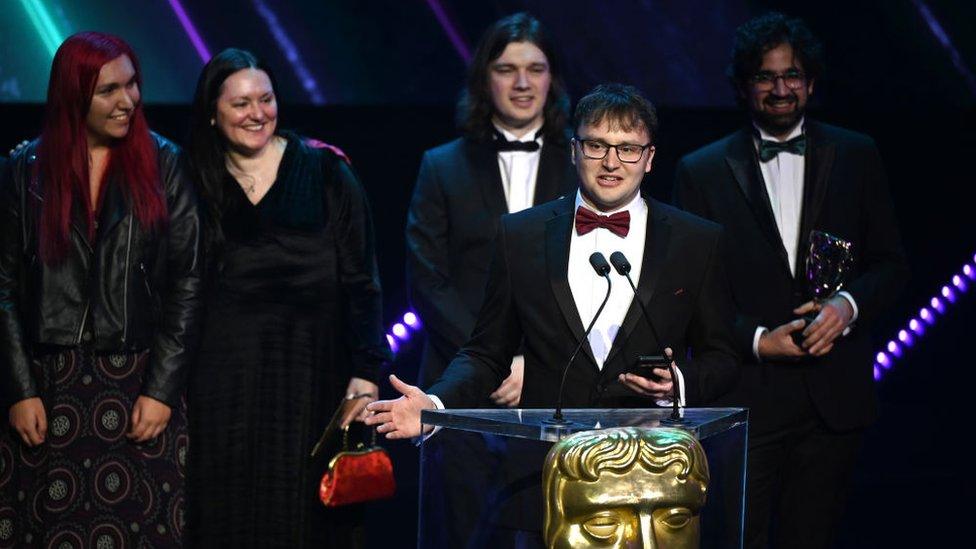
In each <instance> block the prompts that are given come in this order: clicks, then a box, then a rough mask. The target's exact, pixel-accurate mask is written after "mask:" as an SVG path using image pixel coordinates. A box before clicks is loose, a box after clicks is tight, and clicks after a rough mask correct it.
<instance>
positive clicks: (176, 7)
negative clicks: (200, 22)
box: [169, 0, 212, 63]
mask: <svg viewBox="0 0 976 549" xmlns="http://www.w3.org/2000/svg"><path fill="white" fill-rule="evenodd" d="M169 7H171V8H173V13H175V14H176V18H177V19H179V21H180V25H181V26H182V27H183V31H184V32H186V35H187V36H188V37H189V38H190V43H191V44H193V48H194V49H195V50H197V55H199V56H200V59H201V60H202V61H203V62H204V63H206V62H207V61H210V57H212V56H211V55H210V50H209V49H207V45H206V44H204V43H203V38H200V33H199V32H197V28H196V27H195V26H193V21H190V16H189V15H187V14H186V10H185V9H183V4H181V3H180V0H169Z"/></svg>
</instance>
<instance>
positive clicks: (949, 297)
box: [942, 286, 956, 303]
mask: <svg viewBox="0 0 976 549" xmlns="http://www.w3.org/2000/svg"><path fill="white" fill-rule="evenodd" d="M942 297H944V298H946V301H948V302H949V303H955V302H956V292H953V291H952V288H950V287H948V286H943V287H942Z"/></svg>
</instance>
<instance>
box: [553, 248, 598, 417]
mask: <svg viewBox="0 0 976 549" xmlns="http://www.w3.org/2000/svg"><path fill="white" fill-rule="evenodd" d="M590 266H591V267H593V270H594V271H596V274H597V275H599V276H602V277H603V278H605V279H607V295H606V296H605V297H604V298H603V303H601V304H600V308H599V309H597V310H596V314H595V315H593V320H591V321H590V325H589V326H587V327H586V331H585V332H583V339H581V340H580V342H579V345H577V346H576V349H575V350H573V354H572V356H570V357H569V362H567V363H566V367H565V368H563V377H562V380H561V381H560V382H559V400H558V401H557V402H556V411H555V412H553V414H552V417H551V418H549V419H547V420H545V422H546V423H548V424H550V425H566V424H568V423H569V421H567V420H566V419H565V418H563V387H565V386H566V374H568V373H569V367H570V366H572V365H573V361H574V360H576V355H578V354H579V352H580V349H582V348H583V344H584V343H586V341H587V340H588V339H589V337H590V332H591V331H592V330H593V325H594V324H596V319H598V318H600V313H602V312H603V308H604V307H606V305H607V301H609V300H610V288H611V283H610V264H609V263H607V258H606V257H603V254H601V253H600V252H593V253H592V254H590Z"/></svg>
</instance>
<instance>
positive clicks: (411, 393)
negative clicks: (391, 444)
mask: <svg viewBox="0 0 976 549" xmlns="http://www.w3.org/2000/svg"><path fill="white" fill-rule="evenodd" d="M390 385H392V386H393V388H394V389H396V390H397V391H399V392H400V394H402V395H403V396H402V397H400V398H398V399H396V400H378V401H376V402H372V403H370V404H369V406H367V407H366V410H367V412H368V414H367V416H366V425H375V426H376V432H377V433H385V435H386V438H388V439H399V438H413V437H417V436H420V434H421V425H420V411H421V410H433V409H434V408H436V406H435V405H434V401H433V400H431V399H430V397H428V396H427V394H426V393H424V392H423V391H421V390H420V388H419V387H416V386H414V385H408V384H406V383H404V382H402V381H400V379H399V378H398V377H397V376H395V375H392V374H391V375H390ZM431 429H432V427H429V426H425V428H424V430H423V432H425V433H426V432H429V431H430V430H431Z"/></svg>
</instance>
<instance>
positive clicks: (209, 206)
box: [187, 48, 278, 229]
mask: <svg viewBox="0 0 976 549" xmlns="http://www.w3.org/2000/svg"><path fill="white" fill-rule="evenodd" d="M244 69H257V70H260V71H264V72H265V74H267V75H268V78H269V79H270V80H271V86H272V89H273V90H275V92H277V90H278V82H277V80H275V77H274V73H273V72H272V71H271V69H270V68H269V67H268V66H267V65H266V64H265V63H264V62H262V61H261V60H260V59H258V58H257V56H255V55H254V54H253V53H251V52H249V51H246V50H241V49H237V48H227V49H225V50H224V51H222V52H220V53H218V54H217V55H215V56H213V58H212V59H210V61H209V62H208V63H207V64H206V65H205V66H204V67H203V71H201V72H200V78H199V80H197V89H196V92H195V93H194V94H193V110H192V114H191V117H190V136H189V138H188V140H187V152H188V155H187V157H188V158H189V161H190V169H191V170H192V172H193V174H194V176H195V177H196V182H197V184H198V185H199V186H200V194H201V196H202V198H203V204H204V208H205V210H206V212H207V214H208V215H207V218H208V222H209V223H210V224H211V229H218V228H219V225H220V218H221V214H222V212H223V211H224V205H225V204H224V193H223V181H224V177H225V174H226V172H227V169H226V164H225V160H224V158H225V154H226V152H227V144H226V141H225V139H224V138H223V136H221V135H220V129H219V128H217V126H216V125H215V124H214V123H213V120H215V119H216V116H217V99H218V98H219V97H220V92H221V88H222V87H223V85H224V81H225V80H227V78H228V77H229V76H230V75H232V74H234V73H235V72H237V71H240V70H244Z"/></svg>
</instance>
